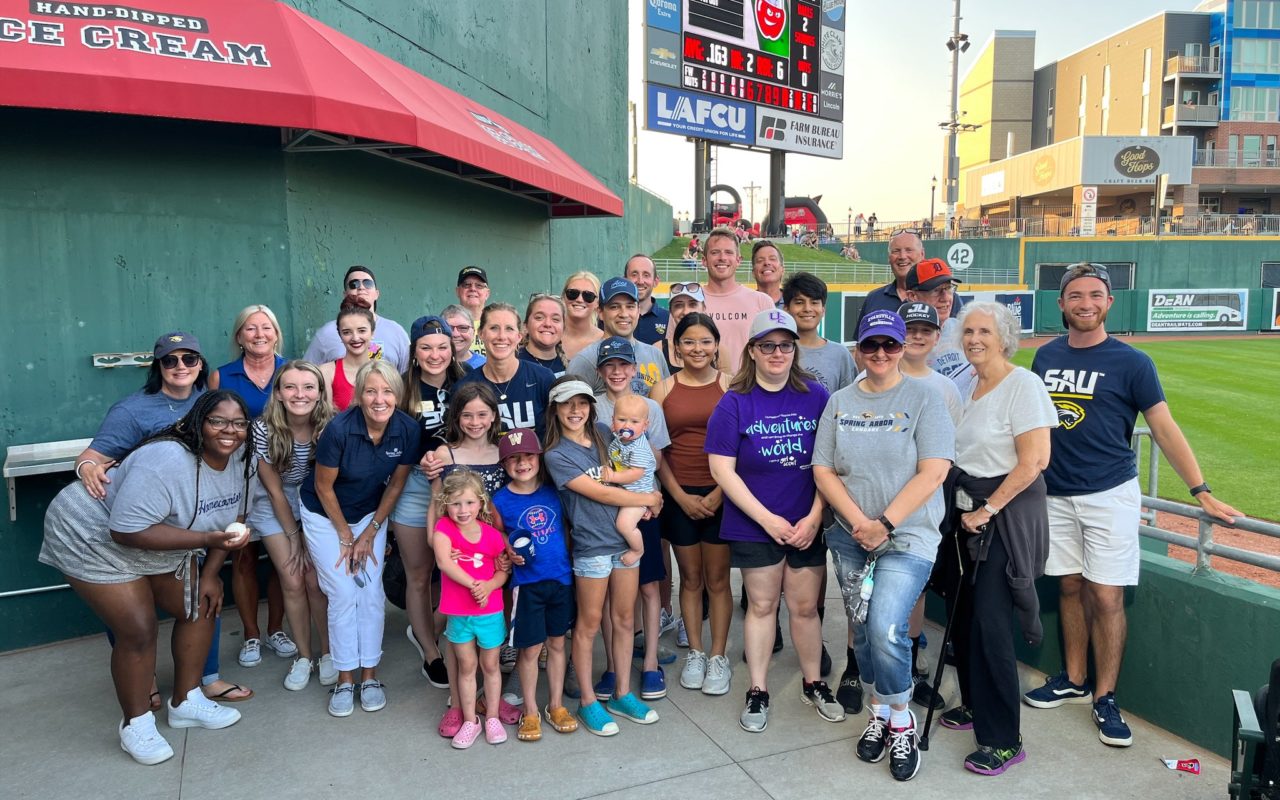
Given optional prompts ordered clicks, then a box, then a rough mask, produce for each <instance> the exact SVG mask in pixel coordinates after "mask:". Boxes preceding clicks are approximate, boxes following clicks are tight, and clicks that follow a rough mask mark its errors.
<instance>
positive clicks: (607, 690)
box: [592, 670, 618, 700]
mask: <svg viewBox="0 0 1280 800" xmlns="http://www.w3.org/2000/svg"><path fill="white" fill-rule="evenodd" d="M617 685H618V676H617V674H616V673H614V672H613V671H611V670H606V671H605V672H603V673H601V674H600V680H598V681H596V685H595V686H594V687H592V688H593V691H594V692H595V693H596V699H597V700H608V699H609V698H611V697H613V690H614V689H615V688H616V687H617Z"/></svg>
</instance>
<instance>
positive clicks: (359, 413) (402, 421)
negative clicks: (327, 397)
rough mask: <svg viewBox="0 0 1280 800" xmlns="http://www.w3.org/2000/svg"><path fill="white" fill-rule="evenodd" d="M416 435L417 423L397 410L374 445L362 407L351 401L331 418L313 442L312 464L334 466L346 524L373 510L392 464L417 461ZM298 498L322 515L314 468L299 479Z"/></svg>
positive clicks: (335, 483) (313, 511) (417, 431)
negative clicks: (304, 477) (314, 460)
mask: <svg viewBox="0 0 1280 800" xmlns="http://www.w3.org/2000/svg"><path fill="white" fill-rule="evenodd" d="M420 436H421V426H420V425H419V424H418V423H417V421H416V420H414V418H413V417H411V416H409V415H408V414H406V413H404V412H403V411H401V410H400V409H396V410H395V412H394V413H393V414H392V415H391V419H390V420H388V421H387V429H386V431H385V432H383V434H382V441H381V442H379V443H378V444H377V445H376V446H375V445H374V443H373V440H372V439H370V438H369V428H368V426H367V425H366V424H365V420H364V410H363V409H361V408H360V407H359V406H357V405H353V406H351V407H350V408H348V409H347V410H346V411H343V412H342V413H340V414H338V416H336V417H334V418H333V421H332V422H330V423H329V425H328V426H327V427H326V428H325V429H324V433H322V434H320V441H319V442H317V443H316V464H317V465H318V466H324V467H337V469H338V477H337V478H336V479H335V480H334V482H333V492H334V494H336V495H337V496H338V505H339V506H341V507H342V516H343V518H344V519H346V520H347V522H355V521H356V520H358V519H360V518H361V517H363V516H364V515H365V514H368V513H370V512H371V511H374V510H375V509H377V507H378V503H379V502H381V501H382V491H383V489H385V488H386V485H387V479H388V478H390V477H391V473H393V472H395V471H396V467H398V466H400V465H401V464H416V463H418V459H419V455H418V440H419V437H420ZM301 498H302V504H303V505H304V506H306V507H307V510H308V511H310V512H312V513H314V514H323V513H325V512H324V506H322V505H320V497H319V496H318V495H317V494H316V471H315V470H314V469H313V470H310V471H309V472H308V473H307V478H306V480H304V481H303V482H302V491H301Z"/></svg>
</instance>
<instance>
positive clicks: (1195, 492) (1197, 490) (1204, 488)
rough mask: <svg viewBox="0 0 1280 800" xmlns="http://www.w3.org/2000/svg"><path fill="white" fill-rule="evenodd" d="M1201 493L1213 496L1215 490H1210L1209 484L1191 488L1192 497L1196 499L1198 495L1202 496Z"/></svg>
mask: <svg viewBox="0 0 1280 800" xmlns="http://www.w3.org/2000/svg"><path fill="white" fill-rule="evenodd" d="M1201 492H1209V493H1210V494H1213V490H1212V489H1210V488H1209V484H1207V483H1202V484H1200V485H1199V486H1192V487H1191V496H1192V497H1195V496H1196V495H1198V494H1200V493H1201Z"/></svg>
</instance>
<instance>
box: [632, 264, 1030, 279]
mask: <svg viewBox="0 0 1280 800" xmlns="http://www.w3.org/2000/svg"><path fill="white" fill-rule="evenodd" d="M654 266H655V267H656V268H657V273H658V282H659V283H660V284H665V283H673V282H677V281H697V282H700V283H706V277H707V273H706V270H705V269H703V267H702V264H701V263H700V262H698V261H687V260H685V259H681V258H659V259H655V260H654ZM786 269H787V274H788V275H794V274H796V273H797V272H809V273H812V274H813V275H816V276H818V277H819V278H821V279H822V280H824V281H826V282H827V283H865V284H885V283H888V282H889V281H890V280H892V279H893V271H892V270H891V269H889V265H888V264H875V263H873V262H870V261H849V262H845V263H835V262H831V261H788V262H787V263H786ZM958 277H960V278H961V279H963V281H964V283H965V284H997V285H1009V286H1015V285H1016V286H1020V285H1022V280H1021V278H1020V277H1019V275H1018V268H1017V266H1011V267H1008V268H1001V267H987V268H983V269H978V268H971V269H967V270H965V271H964V272H961V273H958ZM737 279H738V282H739V283H741V284H744V285H746V286H755V278H753V277H752V275H751V268H750V266H746V267H739V268H738V272H737Z"/></svg>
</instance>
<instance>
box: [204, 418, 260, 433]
mask: <svg viewBox="0 0 1280 800" xmlns="http://www.w3.org/2000/svg"><path fill="white" fill-rule="evenodd" d="M204 421H205V423H206V424H207V425H208V426H209V427H210V428H213V429H214V430H215V431H225V430H226V429H227V428H235V429H236V430H238V431H247V430H249V420H247V419H244V418H241V419H227V418H226V417H205V420H204Z"/></svg>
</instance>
